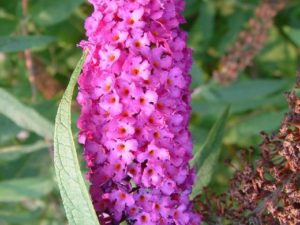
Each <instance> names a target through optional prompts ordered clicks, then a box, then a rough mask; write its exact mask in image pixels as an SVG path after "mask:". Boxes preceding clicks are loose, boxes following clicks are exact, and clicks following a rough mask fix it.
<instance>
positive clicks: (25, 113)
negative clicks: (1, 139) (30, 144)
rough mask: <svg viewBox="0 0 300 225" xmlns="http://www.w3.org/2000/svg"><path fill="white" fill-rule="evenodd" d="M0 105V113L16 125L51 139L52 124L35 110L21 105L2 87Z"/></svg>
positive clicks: (0, 89)
mask: <svg viewBox="0 0 300 225" xmlns="http://www.w3.org/2000/svg"><path fill="white" fill-rule="evenodd" d="M0 105H1V107H0V113H2V114H3V115H5V116H6V117H8V118H9V119H11V120H12V121H13V122H15V123H16V124H17V125H18V126H20V127H22V128H24V129H27V130H30V131H33V132H35V133H36V134H38V135H40V136H42V137H45V138H46V139H49V140H52V139H53V131H54V127H53V125H52V124H51V123H50V122H49V121H48V120H46V119H45V118H43V117H42V116H41V115H40V114H38V113H37V112H36V111H35V110H33V109H31V108H29V107H27V106H25V105H23V104H22V103H21V102H19V101H18V100H17V99H16V98H15V97H14V96H12V95H11V94H9V93H8V92H7V91H5V90H4V89H3V88H0Z"/></svg>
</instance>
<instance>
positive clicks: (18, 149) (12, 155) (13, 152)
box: [0, 141, 49, 161]
mask: <svg viewBox="0 0 300 225" xmlns="http://www.w3.org/2000/svg"><path fill="white" fill-rule="evenodd" d="M47 147H49V144H47V143H46V142H44V141H37V142H36V143H34V144H30V145H15V146H9V147H4V148H0V161H12V160H16V159H18V158H20V157H21V156H23V155H25V154H28V153H32V152H35V151H38V150H41V149H45V148H47Z"/></svg>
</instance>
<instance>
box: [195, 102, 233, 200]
mask: <svg viewBox="0 0 300 225" xmlns="http://www.w3.org/2000/svg"><path fill="white" fill-rule="evenodd" d="M228 115H229V107H227V108H226V109H225V111H224V112H223V113H222V115H221V117H220V118H219V119H218V120H217V122H216V123H215V124H214V126H213V127H212V129H211V130H210V132H209V134H208V137H207V139H206V141H205V143H204V145H203V147H202V148H201V149H200V150H199V151H198V152H196V153H195V156H194V158H193V159H192V161H191V165H192V166H195V167H196V170H197V181H196V183H195V184H194V187H193V192H192V194H191V196H190V197H191V198H194V197H195V196H197V195H198V194H200V193H201V191H202V188H203V187H205V186H207V185H208V184H209V182H210V180H211V177H212V175H213V172H214V168H215V167H216V163H217V161H218V158H219V155H220V150H221V145H222V140H223V135H224V130H225V125H226V122H227V118H228Z"/></svg>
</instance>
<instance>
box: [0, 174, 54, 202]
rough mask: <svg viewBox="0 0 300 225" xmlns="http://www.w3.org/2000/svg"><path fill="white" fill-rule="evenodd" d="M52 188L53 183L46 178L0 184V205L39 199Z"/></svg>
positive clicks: (16, 180)
mask: <svg viewBox="0 0 300 225" xmlns="http://www.w3.org/2000/svg"><path fill="white" fill-rule="evenodd" d="M52 188H53V182H52V181H51V180H49V179H46V178H20V179H13V180H8V181H2V182H0V203H1V202H2V203H4V202H20V201H24V200H27V199H33V198H40V197H42V196H44V195H47V194H48V193H49V192H50V191H51V190H52Z"/></svg>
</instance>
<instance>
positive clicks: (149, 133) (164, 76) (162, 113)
mask: <svg viewBox="0 0 300 225" xmlns="http://www.w3.org/2000/svg"><path fill="white" fill-rule="evenodd" d="M90 3H91V4H92V5H93V6H94V12H93V13H92V15H91V16H90V17H89V18H87V20H86V22H85V29H86V35H87V37H88V40H86V41H82V42H81V43H80V46H81V47H82V48H84V49H85V50H87V51H88V55H87V58H86V61H85V64H84V67H83V72H82V74H81V75H80V78H79V94H78V97H77V100H78V102H79V104H80V105H81V115H80V118H79V120H78V127H79V129H80V134H79V142H80V143H81V144H83V145H84V157H85V160H86V162H87V166H88V168H89V172H88V173H87V178H88V179H89V181H90V182H91V188H90V193H91V197H92V201H93V204H94V207H95V210H96V212H97V215H98V216H99V219H100V221H101V222H103V223H104V222H105V221H104V220H106V221H108V223H109V224H119V223H120V222H122V221H127V223H128V224H136V225H140V224H144V225H152V224H153V225H163V224H172V225H173V224H178V225H179V224H180V225H184V224H187V225H193V224H194V225H196V224H197V225H199V223H200V217H199V216H198V215H197V214H195V213H193V212H192V205H191V202H190V200H189V194H190V193H191V190H192V185H193V182H194V179H195V173H194V170H193V169H191V168H190V167H189V163H188V162H189V160H190V159H191V157H192V141H191V135H190V132H189V130H188V123H189V117H190V111H191V107H190V96H191V95H190V90H189V85H190V82H191V77H190V75H189V73H188V71H189V69H190V67H191V63H192V57H191V50H190V49H188V48H187V46H186V41H187V34H186V33H185V32H184V31H182V30H181V29H180V28H179V25H180V24H181V23H183V22H184V18H183V17H182V16H181V13H182V11H183V9H184V1H183V0H90Z"/></svg>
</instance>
